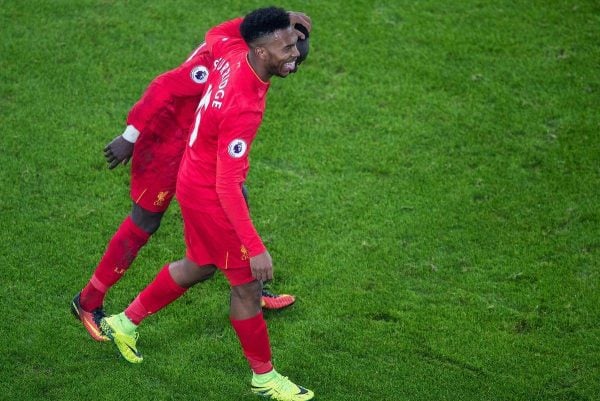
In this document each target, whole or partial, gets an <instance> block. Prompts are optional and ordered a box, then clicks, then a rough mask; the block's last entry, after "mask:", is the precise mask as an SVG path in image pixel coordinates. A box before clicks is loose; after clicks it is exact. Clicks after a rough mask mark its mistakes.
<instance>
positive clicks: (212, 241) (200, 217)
mask: <svg viewBox="0 0 600 401" xmlns="http://www.w3.org/2000/svg"><path fill="white" fill-rule="evenodd" d="M181 214H182V216H183V230H184V236H185V245H186V257H187V258H188V259H190V260H191V261H192V262H194V263H196V264H197V265H199V266H205V265H215V266H217V268H219V270H221V271H222V272H223V274H225V276H226V277H227V280H228V281H229V284H230V285H232V286H236V285H242V284H247V283H250V282H252V281H254V277H252V271H251V270H250V255H249V253H248V251H247V250H246V248H245V247H244V246H243V245H242V243H241V241H240V239H239V238H238V236H237V234H236V233H235V230H234V229H233V226H232V225H231V223H229V219H228V218H227V216H226V215H225V213H224V212H223V210H222V209H220V208H215V210H210V211H208V210H207V211H204V210H196V209H190V208H186V207H184V206H181Z"/></svg>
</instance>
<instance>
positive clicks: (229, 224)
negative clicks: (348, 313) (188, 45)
mask: <svg viewBox="0 0 600 401" xmlns="http://www.w3.org/2000/svg"><path fill="white" fill-rule="evenodd" d="M295 22H302V23H303V25H305V26H306V27H307V28H308V30H310V20H309V19H308V17H306V16H305V15H304V14H299V13H288V12H286V11H285V10H283V9H280V8H276V7H269V8H263V9H259V10H255V11H253V12H251V13H250V14H248V15H247V16H246V17H245V18H244V19H243V20H242V19H236V20H232V21H229V22H226V23H224V24H221V25H219V26H217V27H215V28H213V29H211V30H210V31H209V32H208V33H207V35H206V43H207V47H208V50H209V52H210V54H211V55H212V56H213V58H214V64H213V69H212V70H211V71H210V74H209V77H208V80H207V82H206V88H205V93H204V95H203V97H202V99H201V100H200V102H199V104H198V107H197V111H196V116H195V119H194V122H193V123H192V131H191V133H190V138H189V141H188V143H189V146H188V147H187V148H186V151H185V154H184V156H183V159H182V162H181V166H180V169H179V175H178V181H177V199H178V201H179V203H180V206H181V211H182V216H183V220H184V231H185V243H186V255H185V257H184V258H183V259H181V260H179V261H176V262H172V263H170V264H167V265H165V266H164V267H163V269H162V270H161V271H160V272H159V273H158V275H157V276H156V278H155V279H154V281H153V282H152V283H150V284H149V285H148V286H147V287H146V288H145V289H144V290H142V292H140V294H139V295H138V296H137V297H136V298H135V299H134V301H133V302H132V303H131V304H130V305H129V306H128V307H127V308H126V309H125V311H124V312H123V313H120V314H118V315H114V316H110V317H107V318H104V319H102V321H101V327H102V330H103V332H104V333H105V334H106V335H107V336H108V337H109V338H110V339H111V340H112V341H113V342H114V343H115V345H116V346H117V347H118V349H119V351H120V352H121V354H122V355H123V357H124V358H125V359H127V360H128V361H129V362H132V363H139V362H142V360H143V357H142V355H141V354H140V353H139V351H138V350H137V347H136V343H137V331H136V330H137V326H138V325H139V324H140V323H141V322H142V320H144V319H145V318H146V317H148V316H149V315H151V314H153V313H155V312H157V311H158V310H160V309H162V308H164V307H165V306H166V305H168V304H170V303H171V302H173V301H175V300H176V299H178V298H179V297H181V296H182V295H183V294H184V293H185V292H186V291H187V289H188V288H190V287H191V286H193V285H194V284H196V283H199V282H201V281H204V280H206V279H208V278H210V277H212V275H213V274H214V273H215V271H216V270H217V269H218V270H220V271H221V272H222V273H223V274H224V275H225V276H226V278H227V280H228V281H229V283H230V286H231V298H230V322H231V324H232V326H233V328H234V330H235V332H236V334H237V336H238V339H239V341H240V344H241V346H242V350H243V352H244V355H245V357H246V359H247V360H248V362H249V364H250V368H251V369H252V371H253V376H252V391H253V392H254V393H256V394H258V395H262V396H266V397H271V398H273V399H277V400H283V401H286V400H287V401H302V400H311V399H313V397H314V394H313V392H312V391H310V390H307V389H305V388H303V387H301V386H298V385H296V384H294V383H292V382H291V381H290V380H289V379H287V378H286V377H284V376H282V375H280V374H279V373H278V372H277V371H275V369H274V368H273V365H272V362H271V347H270V342H269V335H268V331H267V326H266V322H265V320H264V318H263V314H262V310H261V303H260V298H261V288H262V284H261V283H262V281H263V280H270V279H272V278H273V264H272V260H271V256H270V254H269V252H268V251H267V249H266V247H265V245H264V244H263V242H262V240H261V238H260V236H259V234H258V233H257V231H256V229H255V228H254V225H253V223H252V220H251V218H250V214H249V211H248V207H247V205H246V203H245V201H244V197H243V194H242V185H243V183H244V181H245V179H246V176H247V174H248V169H249V159H248V154H249V152H250V149H251V147H252V142H253V141H254V138H255V136H256V134H257V131H258V128H259V126H260V124H261V122H262V118H263V113H264V109H265V105H266V96H267V91H268V89H269V85H270V79H271V77H273V76H279V77H286V76H287V75H289V74H290V73H291V72H292V71H293V70H294V69H295V67H296V61H297V59H298V56H299V52H298V49H297V47H296V42H297V40H298V37H299V35H300V36H302V34H300V33H299V32H298V31H297V30H295V29H294V28H293V25H292V24H293V23H295ZM236 32H241V34H242V37H243V38H244V41H245V42H246V44H247V46H245V45H244V44H240V43H236V42H235V41H233V40H231V38H232V36H234V35H235V33H236ZM248 48H249V49H248Z"/></svg>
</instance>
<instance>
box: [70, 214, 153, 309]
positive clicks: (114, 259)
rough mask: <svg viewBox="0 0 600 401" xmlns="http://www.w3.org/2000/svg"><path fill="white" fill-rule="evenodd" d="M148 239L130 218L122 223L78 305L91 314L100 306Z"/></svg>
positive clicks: (145, 233)
mask: <svg viewBox="0 0 600 401" xmlns="http://www.w3.org/2000/svg"><path fill="white" fill-rule="evenodd" d="M148 238H150V234H148V233H147V232H145V231H144V230H142V229H141V228H139V227H138V226H136V225H135V223H134V222H133V220H131V217H130V216H127V218H126V219H125V220H123V222H122V223H121V225H120V226H119V229H118V230H117V232H116V233H115V234H114V235H113V237H112V239H111V240H110V242H109V243H108V246H107V248H106V252H104V256H102V259H101V260H100V263H98V266H97V267H96V270H95V271H94V274H93V276H92V278H91V279H90V281H89V283H88V284H87V285H86V286H85V288H84V289H83V290H82V291H81V297H80V303H81V307H82V308H83V309H84V310H86V311H92V310H94V309H96V308H99V307H101V306H102V304H103V303H104V296H105V295H106V292H107V291H108V290H109V289H110V288H111V287H112V286H113V285H115V284H116V282H117V281H119V280H120V279H121V277H123V274H124V273H125V271H126V270H127V269H128V268H129V266H131V263H132V262H133V260H134V259H135V257H136V256H137V254H138V251H139V250H140V248H141V247H143V246H144V245H145V244H146V242H148Z"/></svg>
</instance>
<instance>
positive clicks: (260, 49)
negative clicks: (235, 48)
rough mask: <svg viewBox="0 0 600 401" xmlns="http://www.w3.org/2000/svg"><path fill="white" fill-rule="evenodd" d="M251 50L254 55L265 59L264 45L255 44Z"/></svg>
mask: <svg viewBox="0 0 600 401" xmlns="http://www.w3.org/2000/svg"><path fill="white" fill-rule="evenodd" d="M253 50H254V54H255V55H256V57H258V58H260V59H261V60H266V59H267V49H265V48H264V47H262V46H256V47H255V48H254V49H253Z"/></svg>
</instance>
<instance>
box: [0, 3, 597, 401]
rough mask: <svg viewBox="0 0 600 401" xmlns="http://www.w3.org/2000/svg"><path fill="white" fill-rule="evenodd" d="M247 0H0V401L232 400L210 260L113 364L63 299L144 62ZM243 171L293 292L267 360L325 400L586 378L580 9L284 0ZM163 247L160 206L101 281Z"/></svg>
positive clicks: (105, 200) (170, 221)
mask: <svg viewBox="0 0 600 401" xmlns="http://www.w3.org/2000/svg"><path fill="white" fill-rule="evenodd" d="M269 4H270V3H262V2H258V1H254V0H253V1H239V0H232V1H192V0H176V1H168V2H167V1H141V0H132V1H116V0H78V1H75V0H52V1H49V0H44V1H42V0H2V1H0V27H1V28H0V131H1V133H0V168H1V173H0V188H1V190H2V194H1V195H0V222H1V224H2V229H1V230H0V235H1V238H0V269H1V273H0V276H1V278H2V284H1V285H0V311H1V315H0V333H1V338H2V341H1V343H2V346H1V348H0V399H1V400H44V401H46V400H57V401H59V400H60V401H62V400H69V401H70V400H115V401H122V400H127V399H139V400H200V399H201V400H206V401H211V400H215V401H217V400H236V401H237V400H254V399H256V398H255V396H253V395H252V394H251V393H250V391H249V380H250V373H249V369H248V366H247V363H246V361H245V360H244V358H243V357H242V354H241V350H240V347H239V345H238V343H237V340H236V338H235V335H234V333H233V331H232V329H231V327H230V325H229V323H228V318H227V311H228V287H227V284H226V282H225V280H224V278H223V277H222V276H216V277H215V279H214V280H212V281H211V282H208V283H204V284H202V285H198V286H196V287H195V288H193V289H192V290H191V291H189V292H188V293H187V294H186V295H185V296H184V297H183V298H182V299H181V300H179V301H178V302H176V303H174V304H173V305H170V306H169V307H168V308H166V309H165V310H164V311H162V312H160V313H158V314H157V315H155V316H153V317H150V318H149V319H147V320H146V321H145V322H144V324H143V325H142V326H141V328H140V334H141V337H140V342H139V347H140V350H141V351H142V352H143V353H144V356H145V361H144V363H143V364H141V365H140V366H132V365H130V364H128V363H127V362H125V361H124V360H123V359H121V358H120V357H119V356H118V355H117V353H116V350H115V348H114V347H113V346H112V345H111V344H99V343H95V342H93V341H92V340H91V339H90V338H89V337H88V336H87V333H86V332H85V331H84V330H83V328H82V327H80V325H78V323H77V322H76V321H75V320H74V319H73V317H72V316H71V315H70V313H69V302H70V300H71V298H72V296H73V295H74V294H75V293H76V292H77V291H78V290H79V289H80V288H81V287H82V286H83V285H84V284H85V282H86V281H87V280H88V278H89V276H90V274H91V272H92V271H93V268H94V266H95V264H96V263H97V261H98V259H99V258H100V256H101V254H102V253H103V250H104V247H105V245H106V242H107V241H108V239H109V238H110V236H111V235H112V233H113V232H114V230H115V229H116V227H117V225H118V224H119V222H120V221H121V220H122V219H123V217H124V216H125V214H126V213H127V212H128V210H129V207H130V201H129V196H128V180H129V171H128V168H119V169H117V170H115V171H108V170H107V168H106V166H105V162H104V160H103V156H102V148H103V147H104V145H105V144H106V143H107V142H109V141H110V140H111V139H112V138H113V137H114V136H115V135H117V134H118V133H120V132H121V131H122V130H123V128H124V119H125V116H126V114H127V112H128V110H129V108H130V107H131V106H132V104H133V103H134V102H135V101H136V100H137V99H138V98H139V96H140V94H141V93H142V92H143V90H144V88H145V87H146V85H147V84H148V83H149V81H150V80H151V79H152V78H153V77H154V76H156V75H157V74H159V73H161V72H163V71H165V70H167V69H170V68H172V67H174V66H176V65H178V64H180V63H181V62H182V61H183V60H184V59H185V58H186V57H187V55H188V53H189V52H190V51H191V50H192V49H193V48H194V47H195V46H196V45H197V44H198V43H199V42H201V41H202V38H203V35H204V32H205V31H206V29H207V28H209V27H210V26H212V25H215V24H217V23H219V22H221V21H224V20H226V19H229V18H233V17H236V16H239V15H243V14H244V13H246V12H247V11H249V10H251V9H253V8H257V7H259V6H264V5H269ZM280 5H281V6H283V7H285V8H287V9H290V10H300V11H305V12H307V13H308V14H309V15H311V17H312V19H313V24H314V30H313V34H312V36H311V45H312V47H311V54H310V56H309V58H308V60H307V61H306V63H305V64H304V65H303V66H302V67H301V70H300V72H299V73H298V74H296V75H294V76H291V77H289V78H286V79H277V78H274V79H273V81H272V87H271V91H270V94H269V99H268V107H267V112H266V115H265V119H264V122H263V125H262V127H261V130H260V133H259V136H258V138H257V140H256V143H255V146H254V148H253V153H252V169H251V173H250V176H249V180H248V186H249V188H250V196H251V199H250V201H251V207H252V214H253V219H254V222H255V224H256V226H257V228H258V230H259V232H260V233H262V235H263V237H264V239H265V240H266V241H267V246H268V247H269V249H270V250H271V254H272V256H273V259H274V263H275V268H276V280H275V282H274V283H273V289H274V290H276V291H284V292H289V293H293V294H296V295H297V297H298V301H297V303H296V305H294V306H293V307H292V308H290V309H288V310H284V311H281V312H278V313H267V319H268V324H269V329H270V334H271V341H272V345H273V352H274V362H275V364H276V366H277V368H278V370H279V371H281V372H282V373H284V374H285V375H288V376H289V377H290V378H292V379H293V380H295V381H297V382H298V383H301V384H303V385H306V386H307V387H309V388H311V389H313V390H314V391H315V393H316V395H317V399H318V400H321V401H325V400H329V401H363V400H364V401H367V400H368V401H372V400H382V401H396V400H397V401H404V400H407V401H408V400H410V401H430V400H438V401H439V400H447V401H457V400H465V401H467V400H468V401H482V400H494V401H513V400H514V401H517V400H518V401H553V400H556V401H558V400H561V401H562V400H567V401H593V400H598V399H599V394H600V380H599V377H600V307H599V305H600V288H599V282H600V64H599V61H600V40H599V38H600V5H599V3H598V2H597V1H594V0H578V1H575V0H573V1H567V0H556V1H549V0H533V1H521V2H517V1H508V0H497V1H490V0H457V1H449V0H439V1H433V0H423V1H416V0H415V1H407V0H396V1H381V0H348V1H330V2H323V1H312V0H306V1H300V0H289V1H287V2H284V3H280ZM183 251H184V245H183V240H182V232H181V218H180V213H179V210H178V208H177V207H176V206H175V207H173V208H172V209H171V210H169V212H168V215H167V216H166V218H165V220H164V223H163V226H162V227H161V229H160V230H159V232H158V233H157V235H156V236H155V237H153V239H152V240H151V242H150V243H149V244H148V246H147V247H146V248H144V249H143V251H142V252H141V253H140V255H139V257H138V259H137V260H136V262H135V264H134V266H133V267H132V268H131V269H130V270H129V271H128V273H127V276H126V278H125V279H124V280H122V281H121V282H120V283H119V284H118V285H117V286H116V287H114V288H113V289H112V290H111V292H110V293H109V296H108V298H107V304H106V307H107V309H108V311H109V312H118V311H121V310H122V309H123V308H124V307H125V306H126V305H127V304H128V303H129V302H130V301H131V300H132V299H133V297H134V296H135V295H136V294H137V293H138V292H139V291H140V290H141V289H142V288H143V287H144V286H145V285H146V284H147V283H148V282H149V281H150V280H152V279H153V278H154V276H155V275H156V273H157V272H158V270H159V269H160V267H161V266H162V265H164V264H165V263H166V262H168V261H170V260H174V259H177V258H179V257H180V256H181V255H182V254H183Z"/></svg>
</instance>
